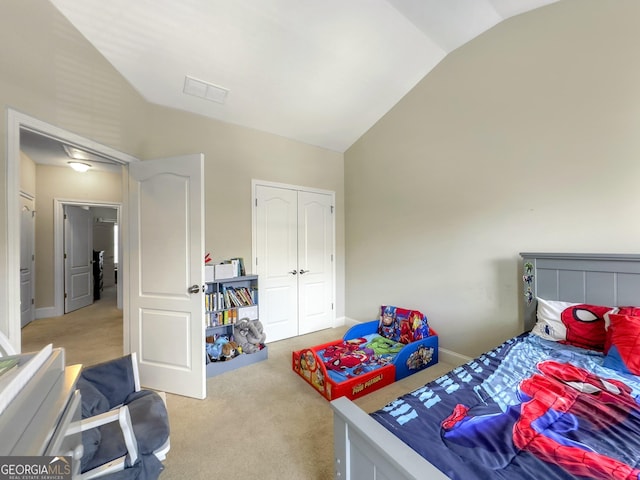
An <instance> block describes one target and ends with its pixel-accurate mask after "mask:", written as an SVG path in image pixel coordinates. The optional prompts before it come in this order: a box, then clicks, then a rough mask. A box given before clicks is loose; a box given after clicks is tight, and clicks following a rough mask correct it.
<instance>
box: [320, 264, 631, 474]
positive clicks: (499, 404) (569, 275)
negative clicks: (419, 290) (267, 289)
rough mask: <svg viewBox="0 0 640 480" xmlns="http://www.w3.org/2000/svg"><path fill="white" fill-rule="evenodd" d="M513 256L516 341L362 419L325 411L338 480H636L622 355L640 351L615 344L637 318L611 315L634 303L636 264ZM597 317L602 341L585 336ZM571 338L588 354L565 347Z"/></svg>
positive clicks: (627, 339) (344, 408)
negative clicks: (517, 270)
mask: <svg viewBox="0 0 640 480" xmlns="http://www.w3.org/2000/svg"><path fill="white" fill-rule="evenodd" d="M521 257H522V265H521V266H522V269H523V271H522V282H523V290H522V291H521V293H523V294H524V295H523V301H522V304H523V308H522V311H523V317H524V327H525V328H524V332H525V333H523V334H521V335H519V336H517V337H514V338H512V339H509V340H508V341H506V342H504V343H503V344H502V345H499V346H498V347H496V348H495V349H493V350H491V351H489V352H486V353H485V354H483V355H481V356H479V357H478V358H476V359H473V360H471V361H470V362H468V363H467V364H465V365H462V366H460V367H458V368H456V369H454V370H453V371H452V372H449V373H448V374H447V375H444V376H443V377H441V378H439V379H437V380H435V381H434V382H430V383H428V384H427V385H425V386H423V387H421V388H419V389H416V390H415V391H414V392H410V393H408V394H406V395H404V396H402V397H399V398H398V399H396V400H395V401H394V402H391V403H389V404H388V405H387V406H386V407H384V408H383V409H381V410H378V411H377V412H374V413H372V414H371V415H368V414H366V413H365V412H364V411H362V410H361V409H360V408H358V407H357V406H356V405H355V404H354V403H352V402H351V401H350V400H349V399H347V398H339V399H336V400H334V401H332V402H331V406H332V408H333V410H334V451H335V476H336V478H340V479H345V480H356V479H357V480H360V479H376V480H385V479H388V480H398V479H434V480H437V479H446V478H536V479H539V478H545V479H548V478H558V479H563V478H580V479H583V478H634V479H636V478H640V477H639V476H638V475H639V474H640V470H639V468H640V464H639V463H638V462H639V459H640V406H639V402H640V400H639V398H640V376H637V373H638V369H639V368H640V364H633V365H631V364H630V363H629V362H630V361H629V360H628V359H629V358H632V357H627V356H626V354H625V349H627V351H628V350H629V349H633V348H636V349H638V348H640V341H639V340H638V335H636V336H635V337H633V336H632V335H628V334H627V335H625V333H627V329H629V328H631V327H629V326H632V327H633V328H635V329H636V331H640V328H639V327H640V324H635V326H634V324H633V322H634V321H637V320H638V317H640V309H633V308H630V309H628V310H624V309H621V310H619V311H618V310H615V309H614V307H619V306H625V307H633V306H637V305H640V255H621V254H613V255H599V254H552V253H551V254H548V253H523V254H521ZM563 302H566V303H567V305H574V306H575V307H571V308H569V307H566V308H565V306H564V305H563ZM584 305H588V306H589V308H587V309H583V308H582V307H583V306H584ZM549 306H551V307H554V308H557V311H555V312H554V314H556V313H558V312H565V311H571V312H573V313H572V314H573V315H574V316H575V317H576V318H577V319H579V322H578V323H577V325H578V326H576V328H575V331H574V328H573V326H571V328H569V327H567V328H566V331H564V332H561V330H562V325H560V326H559V325H558V324H554V323H553V322H552V321H550V320H549V321H547V320H548V319H547V318H546V315H547V313H548V312H547V310H545V309H546V308H547V307H549ZM591 306H594V307H595V306H597V307H598V308H600V307H602V308H603V309H604V310H598V309H597V308H594V309H593V312H595V313H593V312H592V311H591V309H590V307H591ZM551 307H549V308H551ZM560 307H562V308H560ZM585 311H587V312H588V313H589V314H591V313H593V314H594V315H596V314H597V316H598V321H597V322H596V321H593V322H591V321H588V320H589V319H588V318H586V317H585V318H582V317H581V315H583V314H584V312H585ZM603 312H605V313H603ZM623 313H624V314H623ZM562 314H564V313H562ZM601 317H604V318H606V319H607V321H608V322H609V324H608V327H607V328H608V330H607V335H606V336H605V337H603V336H601V335H599V334H598V335H596V336H594V335H592V334H593V333H594V332H595V330H593V329H594V328H595V327H596V326H597V325H599V324H601V323H602V322H601V321H600V320H602V318H601ZM614 327H615V328H614ZM581 328H587V329H591V330H593V331H589V332H587V334H585V335H584V339H588V341H586V342H585V343H586V344H588V345H589V346H590V348H586V349H585V348H582V347H583V346H584V345H581V346H577V345H575V344H574V343H573V341H574V340H576V341H578V343H579V342H580V341H581V336H580V335H579V334H581V333H582V331H581V330H580V329H581ZM532 330H533V331H534V332H535V333H530V331H532ZM631 330H632V329H630V330H628V331H631ZM558 332H560V333H561V334H563V335H565V337H564V338H565V339H564V340H563V341H562V342H558V341H557V338H558V337H555V338H554V335H556V334H558ZM577 334H578V335H577ZM545 335H546V336H547V338H545ZM596 337H597V338H596ZM570 340H571V341H570ZM634 342H635V343H634ZM596 343H597V344H598V345H600V344H601V343H608V345H606V348H607V349H608V352H609V353H607V354H605V353H603V352H598V351H596V350H594V349H593V348H594V345H595V344H596ZM621 352H622V357H621ZM636 356H637V355H636ZM525 360H526V361H525ZM625 362H626V363H625ZM633 372H636V374H635V375H634V374H633ZM547 384H549V385H547ZM553 388H558V389H559V390H558V391H557V392H556V391H554V390H553ZM550 392H551V393H550ZM594 398H596V399H597V402H596V401H595V400H593V399H594ZM594 402H595V403H594ZM407 425H409V426H412V427H410V428H405V427H406V426H407ZM415 426H417V428H414V427H415ZM488 432H489V433H488ZM409 444H410V445H412V447H409V446H408V445H409ZM443 472H444V473H443Z"/></svg>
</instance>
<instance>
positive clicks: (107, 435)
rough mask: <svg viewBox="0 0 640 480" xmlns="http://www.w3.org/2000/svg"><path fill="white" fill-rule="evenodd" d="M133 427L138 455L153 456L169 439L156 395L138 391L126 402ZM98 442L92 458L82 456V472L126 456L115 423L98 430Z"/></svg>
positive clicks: (163, 409)
mask: <svg viewBox="0 0 640 480" xmlns="http://www.w3.org/2000/svg"><path fill="white" fill-rule="evenodd" d="M124 403H125V405H127V407H128V408H129V415H130V417H131V423H132V425H133V433H134V435H135V436H136V440H137V441H138V453H139V455H140V456H145V455H152V454H153V452H154V451H155V450H157V449H158V448H160V447H161V446H162V445H164V443H165V442H166V441H167V439H168V438H169V415H168V413H167V409H166V407H165V404H164V402H163V400H162V398H161V397H160V395H158V394H157V393H156V392H153V391H151V390H141V391H139V392H134V393H132V394H131V395H129V396H128V398H126V399H125V402H124ZM100 436H101V441H100V445H99V446H98V448H97V451H96V452H95V454H94V455H93V457H92V458H91V459H88V460H87V461H85V458H84V457H83V467H82V471H83V472H86V471H87V470H91V469H93V468H95V467H99V466H100V465H104V464H105V463H107V462H110V461H112V460H115V459H116V458H119V457H122V456H123V455H126V453H127V447H126V444H125V442H124V437H123V435H122V431H121V430H120V425H119V423H118V422H112V423H108V424H106V425H103V426H101V427H100Z"/></svg>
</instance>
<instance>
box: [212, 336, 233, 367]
mask: <svg viewBox="0 0 640 480" xmlns="http://www.w3.org/2000/svg"><path fill="white" fill-rule="evenodd" d="M226 343H229V339H228V338H227V337H218V338H217V339H216V340H215V342H213V343H207V354H208V355H209V359H210V360H211V361H212V362H215V361H217V360H220V356H221V355H222V347H223V346H224V345H225V344H226Z"/></svg>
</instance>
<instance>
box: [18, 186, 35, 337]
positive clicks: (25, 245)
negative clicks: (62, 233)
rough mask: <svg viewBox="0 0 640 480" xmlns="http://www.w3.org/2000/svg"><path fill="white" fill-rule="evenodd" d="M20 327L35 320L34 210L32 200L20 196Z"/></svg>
mask: <svg viewBox="0 0 640 480" xmlns="http://www.w3.org/2000/svg"><path fill="white" fill-rule="evenodd" d="M20 203H21V207H20V326H21V327H24V326H25V325H27V324H28V323H29V322H31V321H33V320H34V319H35V307H34V279H35V273H34V265H35V230H36V229H35V213H36V212H35V210H34V209H33V199H31V198H27V197H25V196H22V195H21V196H20Z"/></svg>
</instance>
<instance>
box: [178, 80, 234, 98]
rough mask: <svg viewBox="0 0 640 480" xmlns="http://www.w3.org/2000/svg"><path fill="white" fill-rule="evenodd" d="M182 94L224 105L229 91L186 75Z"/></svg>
mask: <svg viewBox="0 0 640 480" xmlns="http://www.w3.org/2000/svg"><path fill="white" fill-rule="evenodd" d="M184 93H186V94H187V95H193V96H194V97H200V98H204V99H205V100H211V101H212V102H216V103H224V102H225V100H226V99H227V94H228V93H229V90H227V89H226V88H222V87H219V86H217V85H214V84H213V83H207V82H203V81H202V80H197V79H195V78H192V77H189V76H188V75H187V76H185V77H184Z"/></svg>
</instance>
